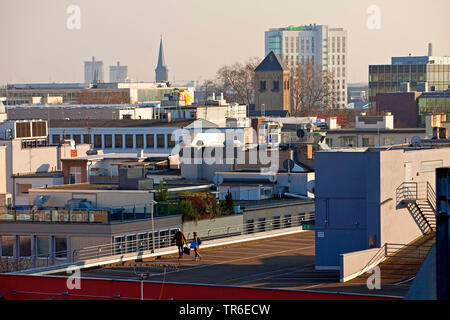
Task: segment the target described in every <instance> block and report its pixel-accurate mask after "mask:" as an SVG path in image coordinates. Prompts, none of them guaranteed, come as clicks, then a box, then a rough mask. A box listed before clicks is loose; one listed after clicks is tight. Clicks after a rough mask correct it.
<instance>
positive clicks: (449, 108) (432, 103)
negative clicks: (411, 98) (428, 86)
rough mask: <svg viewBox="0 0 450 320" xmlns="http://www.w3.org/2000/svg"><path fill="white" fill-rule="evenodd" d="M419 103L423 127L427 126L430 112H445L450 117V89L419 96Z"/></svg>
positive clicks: (420, 119) (420, 124)
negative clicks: (426, 120)
mask: <svg viewBox="0 0 450 320" xmlns="http://www.w3.org/2000/svg"><path fill="white" fill-rule="evenodd" d="M418 105H419V122H420V123H419V126H421V127H425V119H426V116H427V115H430V114H435V113H445V114H447V119H450V90H447V91H443V92H428V93H424V94H423V95H421V96H420V97H419V99H418Z"/></svg>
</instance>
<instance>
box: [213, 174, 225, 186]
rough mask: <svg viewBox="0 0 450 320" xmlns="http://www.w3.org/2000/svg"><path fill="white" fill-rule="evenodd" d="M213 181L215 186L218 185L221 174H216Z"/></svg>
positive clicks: (220, 180) (221, 179)
mask: <svg viewBox="0 0 450 320" xmlns="http://www.w3.org/2000/svg"><path fill="white" fill-rule="evenodd" d="M213 182H214V184H215V185H216V186H220V185H221V184H222V183H223V176H222V175H221V174H216V175H215V176H214V178H213Z"/></svg>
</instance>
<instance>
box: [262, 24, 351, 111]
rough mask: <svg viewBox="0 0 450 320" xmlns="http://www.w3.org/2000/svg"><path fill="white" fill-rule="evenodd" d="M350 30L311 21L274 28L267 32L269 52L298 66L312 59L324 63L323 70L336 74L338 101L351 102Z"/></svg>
mask: <svg viewBox="0 0 450 320" xmlns="http://www.w3.org/2000/svg"><path fill="white" fill-rule="evenodd" d="M347 48H348V46H347V31H346V30H344V29H342V28H328V26H326V25H309V26H301V27H294V26H290V27H287V28H276V29H270V30H269V31H266V32H265V55H266V56H267V55H268V54H269V53H270V52H271V51H273V52H274V53H275V54H277V55H278V56H280V57H281V58H282V59H283V61H284V62H285V63H286V65H287V66H288V67H290V68H294V67H295V66H296V65H297V64H298V63H305V62H307V61H311V63H312V64H313V65H315V66H316V65H322V70H323V71H330V72H331V73H332V74H333V76H334V90H335V92H336V103H337V105H338V106H339V107H341V108H343V107H345V106H346V105H347V101H348V97H347V64H348V61H347Z"/></svg>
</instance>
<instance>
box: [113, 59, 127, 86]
mask: <svg viewBox="0 0 450 320" xmlns="http://www.w3.org/2000/svg"><path fill="white" fill-rule="evenodd" d="M127 78H128V67H127V66H121V65H120V62H119V61H117V66H110V67H109V82H124V81H126V80H127Z"/></svg>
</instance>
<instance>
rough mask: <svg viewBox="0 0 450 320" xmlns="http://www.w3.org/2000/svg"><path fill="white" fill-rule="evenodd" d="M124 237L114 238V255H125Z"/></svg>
mask: <svg viewBox="0 0 450 320" xmlns="http://www.w3.org/2000/svg"><path fill="white" fill-rule="evenodd" d="M124 246H125V237H124V236H119V237H114V248H115V253H116V254H122V253H125V247H124Z"/></svg>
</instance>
